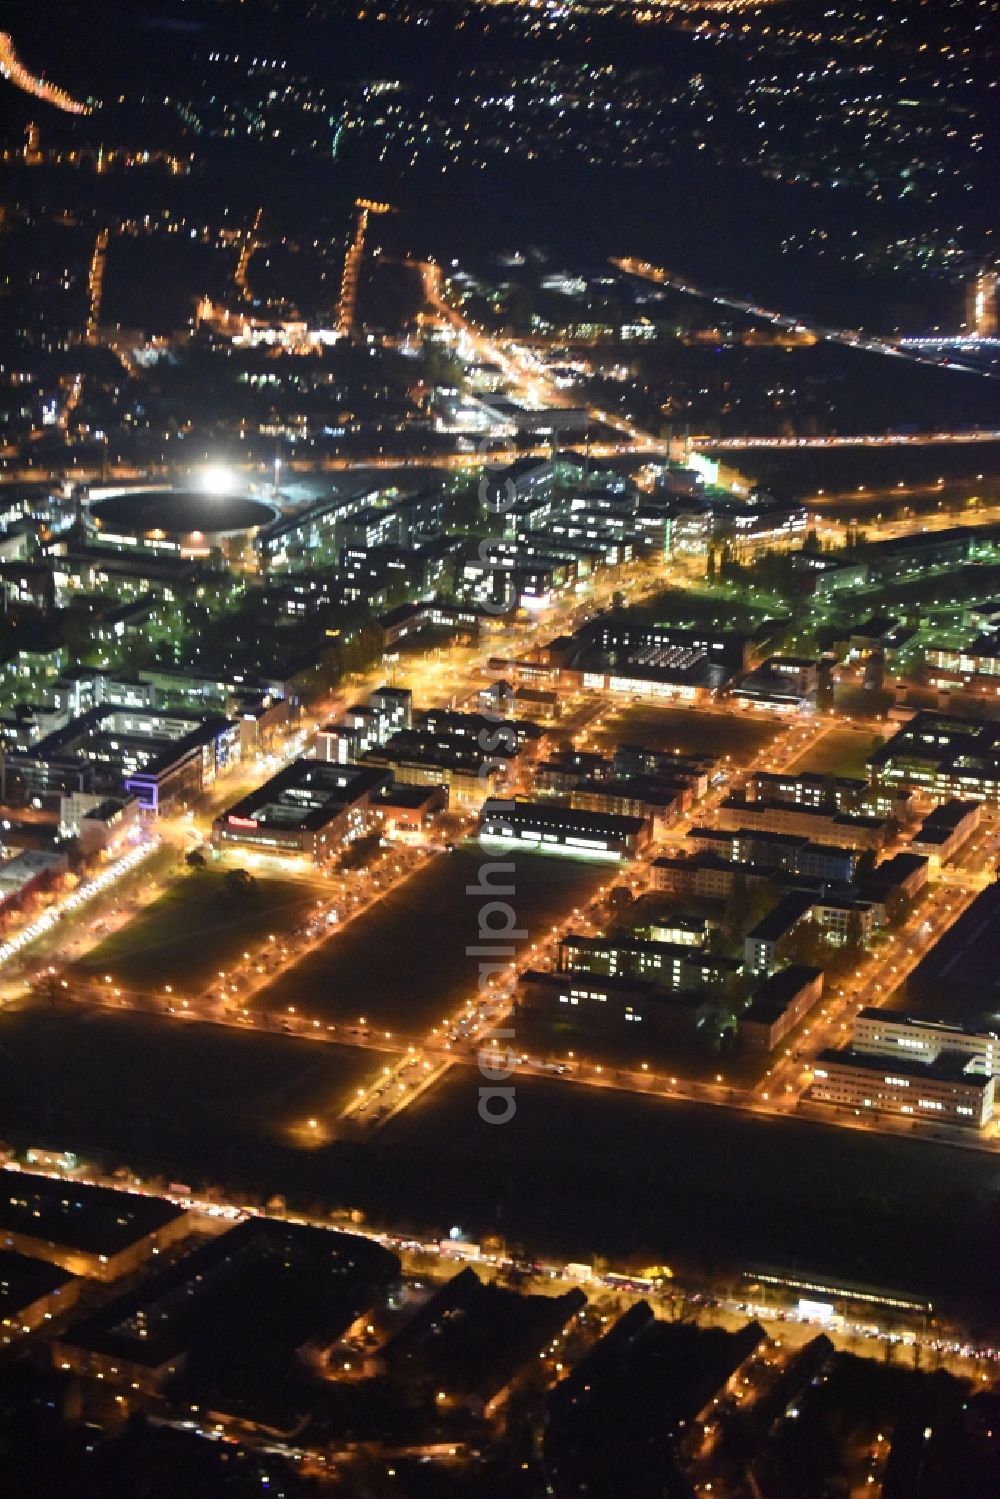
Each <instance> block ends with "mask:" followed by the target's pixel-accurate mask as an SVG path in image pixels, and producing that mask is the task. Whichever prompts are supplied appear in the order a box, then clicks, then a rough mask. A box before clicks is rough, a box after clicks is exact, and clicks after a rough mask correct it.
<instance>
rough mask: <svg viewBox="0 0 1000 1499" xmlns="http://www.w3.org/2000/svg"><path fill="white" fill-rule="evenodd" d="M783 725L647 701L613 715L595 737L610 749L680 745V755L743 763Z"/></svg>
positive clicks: (602, 747)
mask: <svg viewBox="0 0 1000 1499" xmlns="http://www.w3.org/2000/svg"><path fill="white" fill-rule="evenodd" d="M777 728H778V726H777V725H776V724H774V723H771V722H768V721H767V720H766V719H760V718H757V717H756V716H751V715H750V714H749V713H747V714H741V713H734V712H733V711H732V710H730V711H728V712H725V713H708V712H704V711H701V710H699V709H697V708H658V707H651V706H649V705H647V704H644V703H643V704H638V705H636V706H635V707H627V708H621V709H619V710H618V711H617V712H615V713H609V714H607V715H606V716H605V718H604V721H603V723H602V726H601V728H600V729H599V730H598V731H597V733H596V734H595V735H593V736H592V737H593V739H594V740H595V741H596V745H597V747H598V748H600V749H604V750H610V748H611V747H613V746H614V745H615V744H644V745H646V746H647V747H648V748H649V749H655V750H676V751H678V753H680V754H692V753H694V754H705V755H718V756H720V757H724V756H726V755H731V756H732V758H733V760H734V761H735V762H737V763H741V762H743V761H746V760H749V759H751V758H752V757H753V756H754V755H755V754H757V752H758V751H759V750H760V749H762V748H763V747H764V746H765V745H767V744H770V742H771V741H772V739H774V737H775V735H776V733H777Z"/></svg>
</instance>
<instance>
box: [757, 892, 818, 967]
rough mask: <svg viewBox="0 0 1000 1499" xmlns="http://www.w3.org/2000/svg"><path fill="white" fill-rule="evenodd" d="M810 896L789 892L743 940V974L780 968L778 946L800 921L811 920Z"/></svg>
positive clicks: (812, 898) (806, 893)
mask: <svg viewBox="0 0 1000 1499" xmlns="http://www.w3.org/2000/svg"><path fill="white" fill-rule="evenodd" d="M814 899H815V898H814V896H813V895H812V894H811V893H810V892H809V891H806V890H790V891H789V892H788V894H787V895H783V896H782V897H781V900H780V901H779V902H778V904H777V905H776V906H775V908H774V910H773V911H770V912H769V913H768V914H767V916H765V917H764V918H763V919H762V920H761V921H758V922H757V924H756V926H754V927H753V928H752V929H751V930H750V931H749V932H748V933H747V935H746V937H745V938H744V939H743V966H744V968H745V969H746V971H747V973H751V974H761V975H764V974H770V973H774V971H775V969H777V968H778V967H779V966H780V958H779V954H778V949H779V946H780V944H781V943H782V942H785V941H787V939H788V938H789V937H790V936H791V935H792V933H793V932H794V931H795V930H796V928H797V927H799V926H800V925H801V924H802V922H804V921H809V920H810V919H811V917H812V908H813V903H814Z"/></svg>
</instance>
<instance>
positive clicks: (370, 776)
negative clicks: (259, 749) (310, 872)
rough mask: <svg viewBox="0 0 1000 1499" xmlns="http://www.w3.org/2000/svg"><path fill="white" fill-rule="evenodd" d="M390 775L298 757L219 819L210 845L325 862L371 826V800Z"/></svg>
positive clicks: (359, 766) (358, 767)
mask: <svg viewBox="0 0 1000 1499" xmlns="http://www.w3.org/2000/svg"><path fill="white" fill-rule="evenodd" d="M389 779H390V778H389V776H388V775H387V774H386V773H385V772H384V771H379V770H376V769H373V768H371V767H367V766H361V765H332V764H326V763H324V762H323V761H319V760H295V761H293V763H292V764H291V765H288V766H286V767H285V769H284V770H279V771H278V773H277V775H275V776H272V777H271V779H270V780H269V781H265V783H264V785H263V786H260V787H259V788H258V789H257V790H256V791H252V792H251V793H250V794H249V796H245V797H243V799H242V800H241V801H239V802H237V803H236V805H235V806H233V807H230V808H229V809H228V810H227V811H225V812H223V813H222V814H221V816H219V817H217V818H216V819H215V822H214V823H213V824H212V843H213V845H214V846H215V847H216V848H217V849H220V850H225V849H230V850H237V851H240V852H255V853H261V854H270V855H274V856H279V857H286V858H287V857H295V858H305V859H309V860H311V861H312V862H313V863H314V864H324V863H326V862H328V861H329V860H331V859H333V858H335V857H336V856H337V854H338V853H339V852H340V851H341V850H342V849H343V848H345V847H346V845H347V844H349V843H351V842H352V841H353V840H354V839H355V838H358V837H360V836H361V835H362V834H364V833H365V832H367V830H368V829H369V828H370V827H371V826H372V825H373V813H372V802H373V799H374V798H375V797H376V796H377V794H378V793H379V791H381V790H382V788H383V787H385V786H387V785H388V784H389Z"/></svg>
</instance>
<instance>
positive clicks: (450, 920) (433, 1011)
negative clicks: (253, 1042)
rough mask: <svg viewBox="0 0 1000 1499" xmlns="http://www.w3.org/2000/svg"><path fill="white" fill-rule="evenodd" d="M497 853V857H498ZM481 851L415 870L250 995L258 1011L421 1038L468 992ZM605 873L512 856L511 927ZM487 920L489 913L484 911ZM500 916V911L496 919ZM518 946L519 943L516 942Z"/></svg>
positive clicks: (533, 926) (474, 961) (550, 913)
mask: <svg viewBox="0 0 1000 1499" xmlns="http://www.w3.org/2000/svg"><path fill="white" fill-rule="evenodd" d="M505 857H506V856H505ZM484 862H486V863H488V862H490V861H489V860H486V859H485V857H484V856H483V855H482V854H480V853H479V851H478V850H477V849H476V848H474V847H468V848H462V849H457V850H456V851H455V852H454V853H452V854H446V855H443V856H442V857H441V858H438V859H435V860H434V861H433V862H432V863H430V864H427V865H426V866H424V867H422V868H421V869H420V870H419V872H418V873H417V874H416V875H414V877H413V878H412V879H410V880H407V881H406V883H405V884H404V885H402V886H400V887H399V889H397V890H395V891H393V892H392V893H391V894H390V895H388V896H387V897H386V898H385V899H384V900H382V901H379V902H378V904H377V905H375V906H373V907H372V908H371V910H370V911H368V912H366V913H365V914H364V915H362V916H359V917H358V918H357V919H356V920H354V921H352V922H351V923H350V924H349V925H348V926H347V927H345V929H344V930H343V931H342V932H337V933H335V934H334V935H333V936H332V937H330V938H329V939H328V940H327V942H325V943H324V945H323V946H322V947H320V948H318V949H316V951H315V952H313V953H312V954H311V955H310V956H309V957H307V958H306V959H305V960H304V961H303V962H301V963H299V964H298V965H297V966H296V967H295V968H292V969H290V970H288V971H287V972H285V973H283V974H282V975H281V977H280V978H279V979H277V980H276V981H275V983H274V984H272V985H271V986H270V987H269V988H268V989H267V990H265V991H264V992H263V993H262V994H261V995H260V996H259V1003H260V1005H261V1006H262V1007H263V1008H265V1009H270V1010H281V1009H284V1008H286V1007H287V1006H288V1005H290V1004H291V1005H295V1006H296V1008H297V1009H299V1010H300V1011H301V1012H303V1013H305V1014H306V1015H308V1016H318V1017H320V1018H321V1019H324V1020H336V1021H347V1022H354V1021H357V1020H358V1019H360V1017H362V1016H364V1017H365V1019H366V1021H368V1022H370V1023H372V1024H374V1025H375V1026H378V1027H384V1028H389V1029H392V1030H399V1031H401V1032H403V1033H404V1034H406V1035H418V1036H422V1035H424V1034H426V1032H427V1031H428V1030H429V1029H430V1028H431V1026H433V1025H437V1024H439V1023H440V1022H441V1021H442V1020H445V1019H446V1018H448V1017H449V1016H450V1015H451V1013H452V1012H453V1011H454V1010H455V1008H456V1007H457V1006H458V1005H459V1004H460V1003H461V1002H462V1001H463V1000H464V999H465V998H467V997H468V996H469V995H470V994H472V993H474V992H475V988H476V983H477V979H478V972H479V969H478V964H479V959H478V958H477V957H475V956H469V955H468V954H467V953H466V948H467V947H468V946H470V945H473V946H474V945H476V944H477V942H478V941H479V929H478V922H479V912H480V908H481V907H482V906H483V904H484V900H483V898H481V897H477V896H470V895H467V894H466V887H467V886H469V885H475V884H476V882H477V878H478V870H479V868H480V865H482V864H483V863H484ZM613 877H614V870H613V867H612V866H608V865H599V864H581V863H577V862H575V861H571V860H568V859H559V858H544V857H541V856H539V855H530V854H529V855H525V854H521V855H518V856H517V858H516V872H515V874H514V875H513V877H512V879H511V881H510V882H512V883H513V885H514V887H515V893H514V894H513V895H512V896H510V897H504V898H505V899H509V901H510V904H511V906H512V907H513V909H514V911H515V912H516V915H517V921H518V923H519V925H520V926H522V927H524V928H526V929H527V930H529V931H530V932H532V933H533V934H534V933H537V932H538V931H539V930H540V929H541V928H543V927H545V926H547V925H550V924H551V923H552V922H554V921H556V920H557V919H558V918H560V917H562V916H564V915H565V914H566V913H567V912H568V911H570V910H572V909H573V907H574V906H578V905H580V904H581V903H582V902H584V901H586V899H587V898H588V896H589V894H590V892H591V891H593V890H596V889H597V888H599V887H600V885H602V884H604V883H606V882H607V881H609V880H611V879H612V878H613ZM490 919H494V918H490ZM495 919H496V920H498V921H499V920H500V918H499V916H498V917H496V918H495ZM523 946H524V944H523V943H520V944H518V947H519V949H523Z"/></svg>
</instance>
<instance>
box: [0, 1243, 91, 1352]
mask: <svg viewBox="0 0 1000 1499" xmlns="http://www.w3.org/2000/svg"><path fill="white" fill-rule="evenodd" d="M82 1286H83V1281H81V1280H79V1279H77V1278H76V1277H75V1276H73V1275H71V1274H70V1273H69V1272H68V1271H66V1270H63V1269H60V1267H59V1266H58V1265H53V1264H50V1263H49V1262H48V1261H47V1260H39V1259H29V1258H28V1256H27V1255H23V1254H15V1253H14V1252H13V1251H12V1250H9V1249H2V1250H0V1343H2V1344H4V1345H6V1344H8V1343H13V1342H16V1341H17V1339H18V1338H21V1337H24V1336H25V1334H26V1333H29V1332H33V1331H34V1330H35V1328H36V1327H40V1326H41V1325H42V1323H43V1322H47V1321H50V1320H51V1319H52V1318H53V1317H58V1316H60V1315H61V1314H62V1313H63V1312H66V1311H68V1310H69V1308H70V1307H71V1306H72V1305H73V1304H74V1302H75V1301H76V1299H77V1297H78V1296H79V1294H80V1290H81V1288H82Z"/></svg>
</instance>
